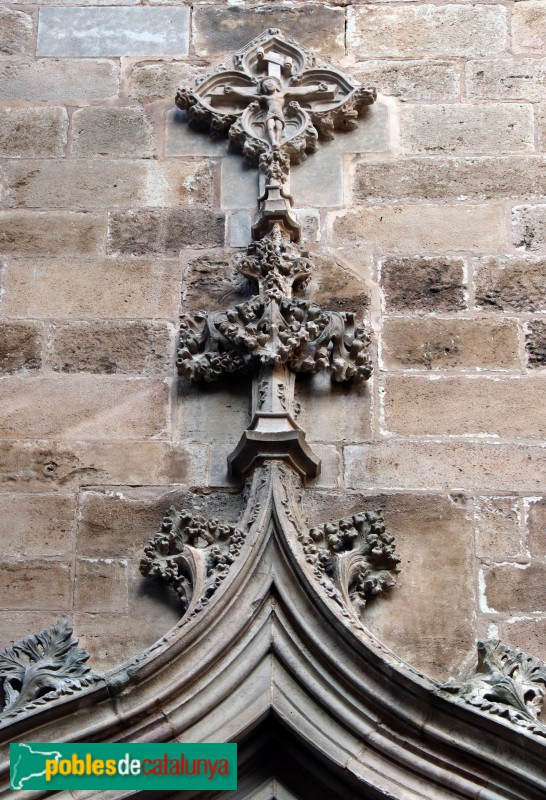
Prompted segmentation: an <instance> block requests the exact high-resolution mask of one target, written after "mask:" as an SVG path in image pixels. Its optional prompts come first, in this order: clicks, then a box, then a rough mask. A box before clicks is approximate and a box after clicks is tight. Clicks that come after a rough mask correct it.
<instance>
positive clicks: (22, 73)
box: [0, 58, 119, 102]
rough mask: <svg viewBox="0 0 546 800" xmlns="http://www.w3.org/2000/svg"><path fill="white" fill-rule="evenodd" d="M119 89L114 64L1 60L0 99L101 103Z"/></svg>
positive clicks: (74, 60) (104, 62)
mask: <svg viewBox="0 0 546 800" xmlns="http://www.w3.org/2000/svg"><path fill="white" fill-rule="evenodd" d="M118 88H119V68H118V66H117V64H115V63H114V62H112V61H105V60H98V59H97V60H90V59H70V60H64V59H59V58H44V59H39V60H38V61H21V60H20V59H13V60H11V59H10V60H3V61H0V100H7V101H13V100H14V99H17V100H64V101H70V100H73V101H77V102H79V101H81V100H102V99H106V98H110V97H114V96H115V95H116V94H117V93H118Z"/></svg>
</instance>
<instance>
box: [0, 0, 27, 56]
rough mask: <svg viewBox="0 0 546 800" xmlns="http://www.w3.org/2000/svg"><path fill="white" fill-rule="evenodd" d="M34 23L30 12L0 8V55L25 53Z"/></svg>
mask: <svg viewBox="0 0 546 800" xmlns="http://www.w3.org/2000/svg"><path fill="white" fill-rule="evenodd" d="M33 28H34V25H33V22H32V17H31V16H30V14H25V13H24V12H23V11H15V10H12V9H11V8H0V55H3V56H13V55H17V54H19V53H27V52H28V51H29V49H30V44H31V41H32V31H33Z"/></svg>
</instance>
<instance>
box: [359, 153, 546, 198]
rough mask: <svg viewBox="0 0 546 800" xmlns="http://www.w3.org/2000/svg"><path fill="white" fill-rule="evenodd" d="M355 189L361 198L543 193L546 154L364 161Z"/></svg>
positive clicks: (545, 177)
mask: <svg viewBox="0 0 546 800" xmlns="http://www.w3.org/2000/svg"><path fill="white" fill-rule="evenodd" d="M353 191H354V197H355V199H356V201H357V202H362V201H366V200H372V199H376V200H402V199H405V198H408V199H409V198H418V199H423V200H437V199H440V198H444V197H445V198H449V199H457V200H461V199H467V198H472V199H485V200H489V199H494V198H498V197H533V196H535V197H543V196H544V194H545V193H546V158H544V157H542V156H500V157H498V158H495V157H488V156H486V157H482V158H439V157H438V156H421V157H414V158H404V159H396V160H395V161H375V162H372V163H370V162H369V161H366V162H364V161H362V162H361V163H358V164H357V166H356V170H355V179H354V189H353Z"/></svg>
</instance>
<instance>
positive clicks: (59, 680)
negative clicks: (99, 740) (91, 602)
mask: <svg viewBox="0 0 546 800" xmlns="http://www.w3.org/2000/svg"><path fill="white" fill-rule="evenodd" d="M77 644H78V640H77V639H75V638H73V637H72V628H70V627H69V625H68V622H67V620H66V619H64V618H63V619H61V620H60V621H59V622H58V623H57V624H56V625H52V626H51V628H49V629H47V630H43V631H41V632H40V633H38V634H33V635H30V636H27V637H26V638H25V639H22V640H21V641H19V642H16V643H15V644H14V645H13V646H11V647H7V648H6V649H5V650H3V651H2V652H1V653H0V678H2V679H3V682H2V689H3V693H4V698H5V706H4V711H3V713H4V714H7V715H11V714H12V713H18V712H19V711H22V710H24V709H25V708H27V707H28V706H32V705H36V704H37V703H38V702H45V701H46V700H47V699H48V698H50V699H52V697H53V696H58V695H59V694H62V693H65V692H67V691H74V690H77V689H81V688H82V687H83V686H87V685H89V684H90V683H92V682H93V681H94V680H95V676H94V675H93V674H92V672H91V670H90V668H89V667H88V666H87V665H86V663H85V662H86V661H87V660H88V659H89V653H88V652H87V651H86V650H83V649H81V648H78V647H77V646H76V645H77Z"/></svg>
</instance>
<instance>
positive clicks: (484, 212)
mask: <svg viewBox="0 0 546 800" xmlns="http://www.w3.org/2000/svg"><path fill="white" fill-rule="evenodd" d="M333 216H334V219H333V233H332V240H333V244H334V245H335V246H338V247H354V246H355V245H361V246H362V247H366V246H368V247H369V246H372V247H375V248H377V249H378V250H383V251H387V252H389V251H391V252H394V253H423V252H425V253H426V252H432V253H435V252H439V253H441V252H444V251H445V250H475V251H478V252H480V251H481V252H483V251H487V250H493V251H498V250H503V249H504V248H505V247H506V243H505V238H506V234H505V231H504V227H505V226H504V208H503V206H502V205H501V204H500V203H490V204H488V205H466V204H465V205H421V206H419V214H416V208H415V206H414V205H397V206H384V207H380V206H373V207H371V208H358V207H357V208H354V209H352V210H350V211H347V212H343V213H338V214H334V215H333Z"/></svg>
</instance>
